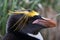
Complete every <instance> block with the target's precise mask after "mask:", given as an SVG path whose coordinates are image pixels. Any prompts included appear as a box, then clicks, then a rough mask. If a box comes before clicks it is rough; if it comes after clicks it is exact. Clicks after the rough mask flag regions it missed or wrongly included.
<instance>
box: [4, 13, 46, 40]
mask: <svg viewBox="0 0 60 40" xmlns="http://www.w3.org/2000/svg"><path fill="white" fill-rule="evenodd" d="M23 15H24V14H13V15H11V16H10V17H9V18H8V22H7V27H8V28H7V33H6V35H5V36H4V38H3V40H38V39H36V38H34V37H31V36H29V35H27V33H32V34H37V33H38V31H39V30H40V29H42V28H45V26H43V25H38V24H32V22H33V21H34V20H36V19H42V18H41V16H39V15H38V16H34V17H29V18H28V20H27V22H26V24H25V26H24V28H23V29H22V30H20V29H21V28H22V26H21V25H19V23H20V22H21V21H19V22H18V23H17V24H16V25H15V26H14V27H12V26H13V25H14V24H15V23H16V22H17V21H18V20H19V19H20V18H21V17H22V16H23ZM22 20H23V19H22ZM42 20H43V19H42ZM18 25H19V26H18ZM16 27H18V29H17V30H15V29H16ZM14 30H15V31H14Z"/></svg>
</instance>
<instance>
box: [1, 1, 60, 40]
mask: <svg viewBox="0 0 60 40" xmlns="http://www.w3.org/2000/svg"><path fill="white" fill-rule="evenodd" d="M20 9H31V10H37V11H38V12H40V13H41V15H42V16H44V17H48V18H56V19H54V20H56V21H57V20H58V22H59V18H60V17H59V16H60V0H0V40H1V39H2V37H3V36H4V35H5V33H6V21H7V18H8V17H9V15H8V12H9V10H12V11H14V10H20ZM49 13H50V14H49ZM48 15H51V16H52V17H51V16H48ZM53 15H57V16H53ZM59 24H60V23H59ZM54 30H55V29H54ZM56 30H57V28H56ZM56 30H55V32H57V31H56ZM43 31H45V32H46V33H44V32H41V33H42V34H43V36H44V39H45V40H53V39H54V38H55V37H54V38H53V39H52V38H51V37H50V36H49V35H51V34H50V31H51V29H50V30H49V29H45V30H43ZM59 32H60V30H59ZM51 33H52V32H51ZM53 33H54V31H53ZM53 33H52V34H53ZM56 35H57V34H56ZM49 37H50V38H49ZM56 38H57V37H56ZM54 40H60V39H58V38H57V39H54Z"/></svg>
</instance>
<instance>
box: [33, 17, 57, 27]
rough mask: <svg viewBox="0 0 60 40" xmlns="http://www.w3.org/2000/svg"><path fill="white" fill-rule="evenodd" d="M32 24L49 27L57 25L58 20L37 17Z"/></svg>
mask: <svg viewBox="0 0 60 40" xmlns="http://www.w3.org/2000/svg"><path fill="white" fill-rule="evenodd" d="M42 18H43V17H42ZM32 24H39V25H43V26H45V27H47V28H52V27H56V22H55V21H53V20H52V19H48V18H43V19H36V20H35V21H33V23H32Z"/></svg>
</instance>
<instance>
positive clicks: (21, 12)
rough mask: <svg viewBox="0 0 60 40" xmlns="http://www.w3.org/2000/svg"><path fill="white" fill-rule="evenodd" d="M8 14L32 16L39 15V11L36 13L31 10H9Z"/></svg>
mask: <svg viewBox="0 0 60 40" xmlns="http://www.w3.org/2000/svg"><path fill="white" fill-rule="evenodd" d="M10 14H24V15H26V16H28V17H33V16H35V15H39V13H37V12H36V11H31V12H29V11H15V12H13V11H9V15H10Z"/></svg>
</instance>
